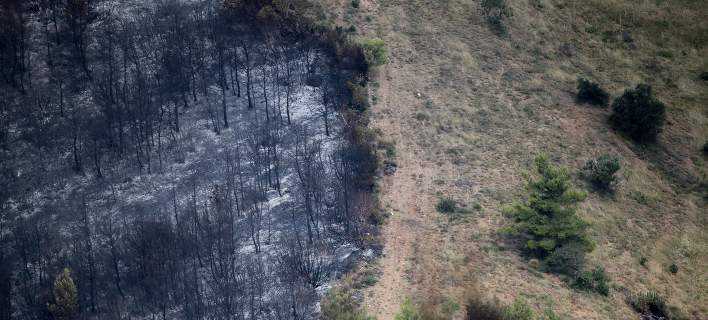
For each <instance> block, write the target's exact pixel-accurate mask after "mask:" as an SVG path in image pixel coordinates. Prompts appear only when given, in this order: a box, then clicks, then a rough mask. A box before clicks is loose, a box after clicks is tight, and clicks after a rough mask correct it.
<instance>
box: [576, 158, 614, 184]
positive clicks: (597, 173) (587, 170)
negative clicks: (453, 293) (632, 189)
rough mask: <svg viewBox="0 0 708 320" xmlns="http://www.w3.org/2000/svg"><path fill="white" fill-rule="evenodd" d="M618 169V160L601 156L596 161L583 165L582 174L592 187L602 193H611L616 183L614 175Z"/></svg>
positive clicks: (589, 161)
mask: <svg viewBox="0 0 708 320" xmlns="http://www.w3.org/2000/svg"><path fill="white" fill-rule="evenodd" d="M619 169H620V162H619V158H618V157H616V156H611V155H609V154H603V155H601V156H600V157H598V158H597V159H592V160H588V162H586V163H585V167H584V168H583V171H582V174H583V177H585V179H587V180H588V181H589V182H590V183H591V184H592V185H593V187H595V188H596V189H598V190H602V191H611V190H612V186H613V185H614V184H615V182H616V181H617V178H616V177H615V173H617V171H619Z"/></svg>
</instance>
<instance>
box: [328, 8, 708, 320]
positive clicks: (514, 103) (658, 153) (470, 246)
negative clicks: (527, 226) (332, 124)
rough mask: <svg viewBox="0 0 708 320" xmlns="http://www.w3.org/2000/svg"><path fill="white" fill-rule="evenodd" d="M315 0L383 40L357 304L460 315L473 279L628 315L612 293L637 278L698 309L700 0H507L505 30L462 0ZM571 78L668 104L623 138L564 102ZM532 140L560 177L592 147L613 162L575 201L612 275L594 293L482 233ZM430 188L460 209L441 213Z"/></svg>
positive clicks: (506, 198) (573, 306)
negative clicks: (616, 163) (615, 169)
mask: <svg viewBox="0 0 708 320" xmlns="http://www.w3.org/2000/svg"><path fill="white" fill-rule="evenodd" d="M322 2H323V3H324V4H325V5H326V6H327V8H328V11H329V13H330V14H331V18H332V19H333V20H334V21H336V22H337V24H339V25H341V26H343V27H345V28H348V27H349V26H355V27H356V29H357V33H358V34H360V35H363V36H366V37H379V38H381V39H383V40H384V41H385V42H386V44H387V46H388V50H389V59H390V63H389V64H388V65H386V66H384V67H382V68H380V69H379V70H377V71H376V75H375V77H374V85H373V86H372V88H371V94H372V99H373V100H374V101H373V102H374V103H373V107H372V122H373V124H372V126H373V127H375V128H376V129H379V130H380V131H381V132H382V135H383V137H385V139H388V140H390V141H393V142H395V145H396V152H395V154H396V155H395V161H396V163H397V165H398V171H397V172H396V174H395V175H392V176H386V177H384V178H383V180H382V182H381V183H382V188H381V193H382V194H381V196H382V197H381V198H382V201H383V205H384V207H385V208H386V209H387V210H388V211H389V212H390V213H391V216H390V218H389V219H388V221H387V223H386V224H385V226H384V227H383V229H382V236H383V240H384V244H385V249H384V256H383V257H382V258H381V259H380V260H379V262H378V263H377V265H376V266H375V268H376V270H377V274H378V275H379V278H378V280H377V281H375V284H374V285H372V286H370V287H368V288H366V289H364V297H365V298H364V300H365V305H366V307H367V309H368V311H369V312H370V313H371V314H373V315H374V316H376V317H377V318H378V319H392V318H393V317H394V315H395V314H396V313H397V312H398V311H399V308H400V306H401V304H402V303H403V302H404V301H405V300H406V299H407V298H411V299H412V300H413V301H414V303H417V304H421V305H426V306H429V307H436V306H440V305H444V304H445V303H446V301H453V302H454V303H456V304H459V305H460V306H462V307H461V308H459V309H460V310H459V311H458V312H457V313H456V314H455V317H458V318H459V317H462V316H463V310H464V302H465V299H466V295H468V294H470V292H471V290H472V289H474V288H476V291H477V292H483V293H484V295H485V296H487V297H488V298H497V299H499V300H501V301H502V302H506V303H508V302H511V301H513V300H514V299H515V298H516V297H524V298H525V300H526V301H527V302H528V303H529V304H530V305H531V306H532V307H533V308H534V309H537V310H544V309H548V308H550V309H553V310H555V311H556V313H557V314H560V315H562V316H564V317H567V318H569V319H638V317H639V316H638V315H637V314H636V313H635V312H634V311H633V310H632V309H631V308H630V307H629V306H628V304H627V303H626V299H627V296H628V295H629V294H632V293H638V292H644V291H647V290H654V291H657V292H658V293H659V294H661V295H662V296H664V297H665V298H666V299H667V301H668V303H669V304H670V305H672V306H675V307H676V308H678V309H680V310H681V311H682V312H683V313H685V314H686V315H687V316H688V317H689V319H705V318H706V317H708V297H707V295H708V274H707V273H706V270H707V269H706V268H705V266H706V265H708V232H707V231H708V230H707V228H706V222H707V221H706V218H707V215H706V196H707V187H706V186H707V182H706V175H707V166H706V157H705V154H704V153H703V151H702V150H701V149H702V148H703V145H704V143H705V142H706V140H708V122H707V119H708V108H707V107H706V106H707V105H708V81H706V80H702V79H701V77H700V74H701V73H702V72H706V71H708V58H707V57H708V50H707V48H706V44H707V43H708V9H707V8H706V7H705V3H704V2H703V1H699V0H696V1H692V0H665V1H662V0H652V1H643V0H636V1H634V0H633V1H629V0H588V1H559V0H510V1H508V4H509V6H510V8H511V12H512V15H511V16H510V17H508V18H507V19H505V21H504V24H505V26H506V31H507V32H506V34H505V35H499V33H498V32H495V31H494V30H493V29H492V28H490V26H489V24H488V22H487V21H486V19H485V17H484V15H483V13H482V11H481V10H480V3H479V2H478V1H472V0H438V1H431V0H425V1H424V0H378V1H374V0H361V1H355V2H356V3H357V4H358V5H353V2H352V1H344V0H322ZM355 7H356V8H355ZM579 76H582V77H586V78H589V79H591V80H593V81H596V82H598V83H600V85H601V86H603V87H604V88H606V89H607V90H608V91H609V92H610V94H611V95H612V97H616V96H618V95H620V94H621V93H622V92H623V90H624V89H626V88H630V87H634V86H635V85H636V84H638V83H642V82H644V83H649V84H651V85H652V86H653V88H654V92H655V95H656V96H657V98H658V99H660V100H661V101H663V102H664V103H665V104H666V105H667V106H668V109H667V123H666V125H665V128H664V131H663V133H662V134H661V135H660V138H659V142H658V143H657V144H656V145H654V146H649V147H646V146H645V147H640V146H636V145H635V144H633V143H632V142H631V141H630V140H628V139H626V138H625V137H622V136H621V135H619V134H617V133H616V132H615V131H613V130H611V129H610V128H609V126H608V124H607V116H608V114H609V112H610V110H609V108H605V109H603V108H598V107H592V106H588V105H580V104H577V103H576V102H575V100H574V95H575V85H576V79H577V77H579ZM541 152H544V153H547V154H548V155H550V157H551V159H552V160H553V161H554V162H556V163H559V164H562V165H564V166H567V167H569V168H570V169H571V172H573V173H577V172H578V171H579V169H580V168H582V166H583V164H584V163H585V161H586V160H588V159H590V158H592V157H595V156H597V155H600V154H601V153H611V154H616V155H618V156H619V157H620V159H621V162H622V169H621V171H620V176H621V179H620V183H619V185H618V187H617V192H616V193H615V194H614V195H613V196H607V195H600V194H598V193H594V192H589V197H588V199H587V200H586V201H585V202H583V203H582V205H581V207H580V209H579V211H578V212H579V214H580V215H581V216H582V218H583V219H585V220H586V221H588V222H590V223H591V226H590V230H591V232H590V233H591V237H592V239H593V240H594V241H595V242H596V243H597V247H596V249H595V250H594V251H593V252H592V253H591V254H590V257H589V264H590V265H599V266H603V267H604V268H605V269H606V270H607V272H608V274H609V276H610V278H611V280H612V283H611V290H610V294H609V296H608V297H604V296H601V295H597V294H591V293H588V292H582V291H577V290H574V289H572V288H570V287H569V286H568V284H567V283H565V282H563V281H562V280H560V279H559V278H558V277H556V276H554V275H551V274H547V273H542V272H539V271H537V270H536V269H534V268H532V267H530V266H529V264H528V261H527V260H525V259H524V258H522V257H521V256H520V255H519V251H518V250H517V249H516V247H515V246H513V245H511V244H509V243H508V241H505V240H504V238H503V237H502V236H501V235H500V234H499V232H498V230H499V229H500V228H501V227H503V226H506V225H508V223H509V222H510V221H509V220H508V219H507V218H505V217H504V216H502V214H501V210H502V207H503V206H504V205H507V204H509V203H511V202H512V201H515V200H521V199H523V197H524V195H525V194H526V192H525V190H524V178H523V177H524V175H525V173H526V172H528V171H530V170H531V169H532V160H533V158H534V157H535V156H536V155H537V154H539V153H541ZM574 182H575V185H576V186H577V187H580V188H587V185H585V183H584V182H583V181H582V180H581V179H580V178H578V177H577V175H574ZM440 197H451V198H453V199H455V200H456V201H457V202H458V203H460V204H461V205H463V206H467V207H468V208H470V210H468V211H469V214H467V215H466V216H465V217H464V218H462V219H454V220H451V219H448V218H447V217H446V216H444V215H441V214H440V213H438V212H437V211H436V209H435V205H436V203H437V202H438V199H439V198H440ZM475 204H476V205H475ZM475 207H476V208H475ZM644 259H646V263H645V264H644V265H641V264H640V260H644ZM671 264H676V265H677V266H678V272H676V273H675V274H674V273H671V272H669V271H668V266H669V265H671ZM372 282H373V281H372Z"/></svg>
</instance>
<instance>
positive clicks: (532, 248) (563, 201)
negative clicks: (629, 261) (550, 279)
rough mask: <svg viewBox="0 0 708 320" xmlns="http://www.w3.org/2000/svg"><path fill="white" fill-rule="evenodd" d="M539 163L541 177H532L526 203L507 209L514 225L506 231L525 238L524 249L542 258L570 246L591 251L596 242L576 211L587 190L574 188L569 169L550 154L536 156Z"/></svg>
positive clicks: (537, 166)
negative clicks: (593, 243)
mask: <svg viewBox="0 0 708 320" xmlns="http://www.w3.org/2000/svg"><path fill="white" fill-rule="evenodd" d="M535 164H536V170H537V172H538V175H539V178H538V179H537V180H534V179H529V183H528V189H529V191H530V196H529V199H528V201H527V202H526V203H515V204H513V205H511V206H509V207H507V208H505V210H504V212H505V214H506V215H508V216H510V217H511V218H513V220H514V224H513V225H512V226H511V227H508V228H506V229H505V230H504V231H505V232H506V233H508V234H511V235H515V236H519V237H522V239H523V240H524V241H525V243H524V249H525V250H526V251H528V252H529V253H530V254H532V255H533V256H536V257H538V258H541V259H543V258H546V257H548V256H549V255H550V254H552V253H553V252H554V251H555V250H556V249H558V248H560V247H563V246H566V245H574V246H577V245H580V246H581V247H582V248H584V249H585V250H591V248H592V243H591V241H590V240H589V239H588V238H587V236H586V234H585V230H586V228H587V223H586V222H585V221H583V220H582V219H580V218H579V217H578V216H577V215H576V214H575V211H576V206H577V203H579V202H581V201H583V200H584V199H585V197H586V193H585V192H582V191H578V190H575V189H573V188H572V187H571V185H570V175H569V174H568V170H567V169H566V168H563V167H558V166H554V165H552V164H550V163H549V161H548V157H547V156H545V155H540V156H538V157H536V160H535Z"/></svg>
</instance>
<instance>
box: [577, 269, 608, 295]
mask: <svg viewBox="0 0 708 320" xmlns="http://www.w3.org/2000/svg"><path fill="white" fill-rule="evenodd" d="M608 281H609V278H608V277H607V274H606V273H605V269H604V268H602V267H596V268H595V269H593V270H592V271H584V272H581V273H580V274H579V275H578V277H576V278H575V280H574V281H573V286H574V287H576V288H578V289H581V290H588V291H595V292H597V293H599V294H601V295H603V296H607V295H608V294H609V293H610V287H609V285H608V284H607V282H608Z"/></svg>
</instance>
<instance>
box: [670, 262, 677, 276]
mask: <svg viewBox="0 0 708 320" xmlns="http://www.w3.org/2000/svg"><path fill="white" fill-rule="evenodd" d="M678 271H679V267H678V266H677V265H676V264H675V263H672V264H671V265H670V266H669V272H671V273H673V274H676V273H678Z"/></svg>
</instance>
